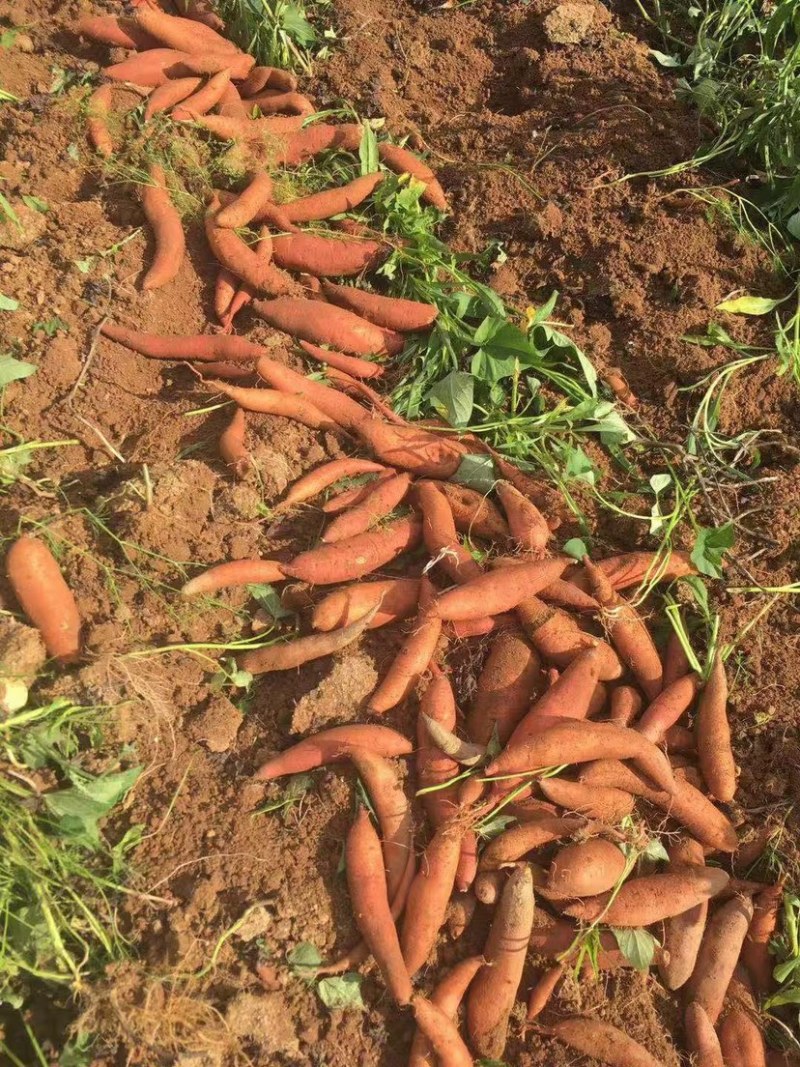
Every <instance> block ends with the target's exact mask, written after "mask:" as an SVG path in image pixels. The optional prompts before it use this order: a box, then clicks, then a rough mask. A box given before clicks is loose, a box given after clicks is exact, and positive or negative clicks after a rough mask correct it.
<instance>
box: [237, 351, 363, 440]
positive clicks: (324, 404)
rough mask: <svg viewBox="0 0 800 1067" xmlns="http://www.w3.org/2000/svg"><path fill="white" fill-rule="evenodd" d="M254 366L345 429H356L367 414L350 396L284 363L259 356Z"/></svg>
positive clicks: (283, 390)
mask: <svg viewBox="0 0 800 1067" xmlns="http://www.w3.org/2000/svg"><path fill="white" fill-rule="evenodd" d="M256 370H257V371H258V373H259V375H260V376H261V377H262V378H263V379H264V381H265V382H269V384H270V385H271V386H272V387H273V389H277V390H279V391H280V392H281V393H285V394H286V395H287V396H293V397H295V398H296V399H298V400H303V401H306V402H307V403H309V404H313V405H314V407H315V408H318V409H319V410H320V411H322V412H324V413H325V415H327V416H328V418H331V419H333V420H334V421H335V422H337V423H338V424H339V425H340V426H343V427H344V428H345V429H347V430H353V431H357V430H358V427H359V425H360V424H361V423H362V422H363V421H364V420H365V419H366V418H368V415H367V413H366V412H365V411H364V409H363V408H362V407H361V406H360V405H359V404H356V403H355V402H354V401H352V400H350V398H349V397H346V396H342V394H341V393H339V392H338V391H337V390H336V389H331V388H330V387H329V386H327V385H323V384H322V383H321V382H315V381H313V379H311V378H306V377H305V376H304V375H302V374H298V373H297V371H296V370H292V368H291V367H287V366H286V364H285V363H278V362H277V361H276V360H274V359H270V358H269V357H268V356H262V357H261V358H260V359H259V360H258V362H257V363H256Z"/></svg>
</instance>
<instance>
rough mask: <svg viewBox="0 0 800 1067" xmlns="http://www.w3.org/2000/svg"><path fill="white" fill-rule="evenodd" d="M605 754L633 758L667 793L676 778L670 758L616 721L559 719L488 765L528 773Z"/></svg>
mask: <svg viewBox="0 0 800 1067" xmlns="http://www.w3.org/2000/svg"><path fill="white" fill-rule="evenodd" d="M598 756H604V757H606V758H608V759H632V760H633V761H634V763H636V764H638V765H639V766H640V767H641V769H642V770H643V771H644V773H645V774H646V775H647V777H648V778H650V779H652V781H653V782H654V783H655V784H656V785H658V786H659V787H660V788H661V789H663V790H665V791H666V792H667V793H673V792H674V791H675V779H674V776H673V774H672V770H671V768H670V766H669V763H668V762H667V759H666V757H665V756H664V754H663V752H661V750H660V749H658V748H656V746H655V745H654V744H653V743H652V742H651V741H648V740H647V738H644V737H642V736H641V735H639V734H637V733H635V732H634V731H633V730H630V729H627V728H625V727H621V726H615V725H614V724H613V723H604V722H581V721H579V720H576V719H563V720H557V721H555V722H554V723H553V724H552V725H549V726H547V727H546V728H545V729H543V730H542V731H541V732H539V733H537V734H534V735H533V736H531V737H529V738H528V740H527V741H526V742H525V744H523V745H518V746H515V747H513V748H512V747H507V748H506V749H504V751H503V752H501V753H500V754H499V756H497V757H496V758H495V759H494V760H492V762H491V763H490V764H489V766H488V767H487V768H486V773H487V775H488V776H492V775H518V774H526V773H530V772H531V771H535V770H537V769H539V768H544V767H557V766H560V765H561V764H562V763H587V762H588V761H589V760H593V759H597V758H598Z"/></svg>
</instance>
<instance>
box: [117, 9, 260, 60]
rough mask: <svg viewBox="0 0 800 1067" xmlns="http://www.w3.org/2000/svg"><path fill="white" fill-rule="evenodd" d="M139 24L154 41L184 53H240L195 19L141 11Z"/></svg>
mask: <svg viewBox="0 0 800 1067" xmlns="http://www.w3.org/2000/svg"><path fill="white" fill-rule="evenodd" d="M136 22H137V24H138V25H139V26H140V27H141V29H143V30H144V31H145V32H146V33H148V34H150V36H151V37H154V38H156V40H158V41H160V42H161V43H162V44H164V45H167V46H168V47H169V48H176V49H178V50H179V51H181V52H222V53H224V52H230V53H234V54H235V53H238V52H239V49H238V48H237V47H236V45H235V44H233V42H232V41H229V40H228V39H227V38H226V37H223V36H222V34H220V33H216V31H214V30H212V29H210V27H208V26H205V25H204V24H203V23H202V22H196V21H194V20H193V19H185V18H180V17H179V16H176V15H167V14H165V13H164V12H163V11H158V10H156V9H155V8H140V9H139V11H138V12H137V15H136ZM254 62H255V61H254ZM252 65H253V64H252V63H251V64H250V66H251V67H252ZM248 69H249V68H248Z"/></svg>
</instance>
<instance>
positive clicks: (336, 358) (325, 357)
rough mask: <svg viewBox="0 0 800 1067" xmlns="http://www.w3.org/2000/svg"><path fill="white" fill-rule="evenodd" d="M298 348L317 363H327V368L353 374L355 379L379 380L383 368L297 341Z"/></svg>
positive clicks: (332, 350) (366, 360) (334, 350)
mask: <svg viewBox="0 0 800 1067" xmlns="http://www.w3.org/2000/svg"><path fill="white" fill-rule="evenodd" d="M297 343H298V345H299V346H300V348H302V350H303V351H304V352H305V353H306V355H307V356H311V358H312V359H316V360H317V361H318V362H319V363H327V364H328V366H329V367H335V368H336V369H338V370H342V371H345V372H346V373H348V374H353V375H355V376H356V377H357V378H380V377H381V375H382V374H383V367H382V366H381V364H380V363H373V362H371V361H370V360H368V359H359V358H358V356H348V355H346V354H345V353H344V352H337V351H336V349H335V348H320V347H319V345H312V344H311V343H310V342H308V341H298V342H297Z"/></svg>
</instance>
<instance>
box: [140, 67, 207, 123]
mask: <svg viewBox="0 0 800 1067" xmlns="http://www.w3.org/2000/svg"><path fill="white" fill-rule="evenodd" d="M202 83H203V82H202V78H198V77H189V78H174V79H170V80H169V81H167V82H164V84H163V85H159V86H157V87H156V88H155V89H153V91H152V93H150V95H149V96H148V98H147V104H146V105H145V109H144V118H145V122H148V121H149V120H150V119H151V118H152V117H153V115H157V114H159V112H161V111H169V109H170V108H172V107H174V106H175V105H176V104H179V103H180V102H181V101H182V100H185V99H186V98H187V97H188V96H191V94H192V93H193V92H195V90H197V89H199V87H200V86H201V85H202Z"/></svg>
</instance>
